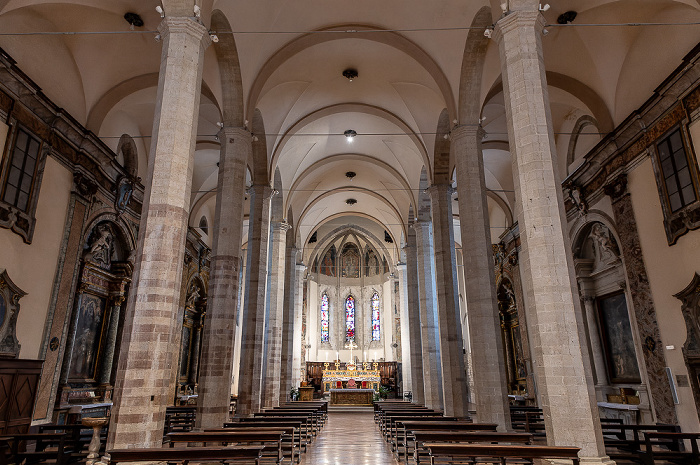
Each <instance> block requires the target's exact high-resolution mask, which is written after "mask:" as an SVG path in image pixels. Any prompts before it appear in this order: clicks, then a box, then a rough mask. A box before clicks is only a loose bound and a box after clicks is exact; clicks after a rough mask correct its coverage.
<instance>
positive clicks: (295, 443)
mask: <svg viewBox="0 0 700 465" xmlns="http://www.w3.org/2000/svg"><path fill="white" fill-rule="evenodd" d="M251 425H254V426H247V424H236V425H235V426H229V427H226V428H216V429H206V430H204V432H205V433H220V432H226V431H248V432H256V431H280V432H282V433H283V435H282V455H285V453H286V451H289V458H290V461H291V462H294V461H295V458H296V462H297V463H299V462H300V455H301V435H300V434H299V424H297V425H290V426H260V425H259V424H254V423H253V424H251Z"/></svg>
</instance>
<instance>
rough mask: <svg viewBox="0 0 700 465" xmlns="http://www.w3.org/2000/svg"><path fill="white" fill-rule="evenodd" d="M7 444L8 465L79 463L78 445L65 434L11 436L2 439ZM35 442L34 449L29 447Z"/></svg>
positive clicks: (63, 464)
mask: <svg viewBox="0 0 700 465" xmlns="http://www.w3.org/2000/svg"><path fill="white" fill-rule="evenodd" d="M0 441H1V442H3V443H4V444H6V445H7V446H6V447H5V450H6V452H7V456H6V457H5V458H6V459H7V461H8V463H21V462H22V461H24V460H26V462H27V463H37V462H45V461H50V462H52V463H55V464H56V465H66V464H68V463H70V462H71V461H78V460H79V459H80V457H77V456H76V452H77V451H76V445H75V444H74V443H72V442H71V441H70V440H69V437H68V435H67V434H65V433H38V434H31V433H25V434H11V435H6V436H3V437H2V438H0ZM29 442H33V443H34V444H33V447H27V446H28V443H29Z"/></svg>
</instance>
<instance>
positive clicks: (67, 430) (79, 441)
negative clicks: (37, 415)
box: [39, 424, 109, 458]
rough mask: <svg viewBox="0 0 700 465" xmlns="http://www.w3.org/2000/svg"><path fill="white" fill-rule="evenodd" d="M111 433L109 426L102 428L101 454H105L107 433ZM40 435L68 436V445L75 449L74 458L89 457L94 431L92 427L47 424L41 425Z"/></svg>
mask: <svg viewBox="0 0 700 465" xmlns="http://www.w3.org/2000/svg"><path fill="white" fill-rule="evenodd" d="M108 431H109V425H107V426H105V427H104V428H102V430H101V431H100V451H99V453H100V454H104V450H105V445H106V443H107V433H108ZM39 433H40V434H43V433H59V434H60V433H63V434H66V435H67V436H68V438H67V439H66V444H67V445H69V446H70V447H72V448H73V449H74V452H73V453H72V456H76V455H82V457H83V458H84V457H87V455H88V447H89V446H90V442H91V441H92V433H93V430H92V428H90V427H87V426H83V425H81V424H70V425H56V424H46V425H39Z"/></svg>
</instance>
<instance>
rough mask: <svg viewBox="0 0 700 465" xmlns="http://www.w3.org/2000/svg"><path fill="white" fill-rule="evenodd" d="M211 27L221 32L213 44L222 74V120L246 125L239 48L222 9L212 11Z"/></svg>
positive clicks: (227, 124) (226, 122) (226, 123)
mask: <svg viewBox="0 0 700 465" xmlns="http://www.w3.org/2000/svg"><path fill="white" fill-rule="evenodd" d="M211 29H212V30H213V31H216V32H217V33H219V35H218V36H217V37H218V38H219V42H215V43H214V44H213V45H214V51H215V52H216V57H217V58H218V61H219V73H220V76H221V93H222V96H221V100H222V102H221V105H222V108H223V115H224V120H223V121H222V122H223V123H224V125H225V126H227V127H243V126H245V116H244V107H243V81H242V79H241V65H240V62H239V60H238V49H237V48H236V39H235V37H234V35H233V31H232V29H231V25H230V24H229V22H228V19H227V18H226V16H225V15H224V14H223V13H222V12H221V11H220V10H214V11H213V12H212V13H211Z"/></svg>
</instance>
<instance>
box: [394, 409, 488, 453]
mask: <svg viewBox="0 0 700 465" xmlns="http://www.w3.org/2000/svg"><path fill="white" fill-rule="evenodd" d="M406 420H408V421H412V422H415V423H426V422H434V421H439V422H442V423H454V422H463V423H469V424H471V423H472V421H471V420H465V419H464V418H459V417H444V416H438V417H436V416H418V417H416V416H410V417H390V418H389V420H388V428H389V429H388V431H387V440H388V441H389V444H391V450H392V451H395V450H397V449H398V448H399V447H400V446H401V444H400V442H401V441H400V439H401V438H402V437H403V436H404V434H403V433H404V429H403V427H402V426H401V425H402V424H403V423H404V421H406ZM494 431H495V430H494Z"/></svg>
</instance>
